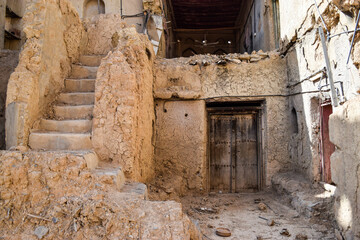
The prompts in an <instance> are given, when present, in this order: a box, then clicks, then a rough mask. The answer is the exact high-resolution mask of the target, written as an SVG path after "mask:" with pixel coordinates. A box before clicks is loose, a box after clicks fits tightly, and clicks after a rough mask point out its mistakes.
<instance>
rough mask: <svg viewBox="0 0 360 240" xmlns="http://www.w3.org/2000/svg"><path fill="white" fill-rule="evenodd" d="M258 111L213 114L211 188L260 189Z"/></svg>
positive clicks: (230, 189) (226, 190) (217, 189)
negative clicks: (256, 112)
mask: <svg viewBox="0 0 360 240" xmlns="http://www.w3.org/2000/svg"><path fill="white" fill-rule="evenodd" d="M257 131H258V129H257V114H255V113H246V114H245V113H244V114H236V115H221V114H219V115H217V114H213V115H210V190H211V191H220V190H221V191H224V192H241V191H245V190H249V189H258V187H259V176H258V169H259V164H258V149H257V141H258V139H257V134H258V132H257Z"/></svg>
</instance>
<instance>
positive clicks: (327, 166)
mask: <svg viewBox="0 0 360 240" xmlns="http://www.w3.org/2000/svg"><path fill="white" fill-rule="evenodd" d="M331 114H332V105H331V103H323V104H322V105H321V106H320V141H321V176H322V180H323V181H324V182H326V183H331V182H332V180H331V161H330V157H331V154H333V152H334V151H335V145H334V144H333V143H332V142H331V141H330V135H329V118H330V115H331Z"/></svg>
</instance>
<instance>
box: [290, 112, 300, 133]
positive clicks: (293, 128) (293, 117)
mask: <svg viewBox="0 0 360 240" xmlns="http://www.w3.org/2000/svg"><path fill="white" fill-rule="evenodd" d="M291 133H292V134H297V133H299V124H298V119H297V112H296V109H295V108H293V109H292V110H291Z"/></svg>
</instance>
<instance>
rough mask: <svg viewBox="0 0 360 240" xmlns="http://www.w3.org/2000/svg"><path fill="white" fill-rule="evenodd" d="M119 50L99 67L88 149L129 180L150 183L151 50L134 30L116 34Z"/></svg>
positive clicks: (152, 56)
mask: <svg viewBox="0 0 360 240" xmlns="http://www.w3.org/2000/svg"><path fill="white" fill-rule="evenodd" d="M117 34H118V37H119V39H118V40H119V42H118V46H117V48H116V49H114V50H113V51H112V52H111V53H110V54H109V55H108V56H107V57H106V58H104V59H103V60H102V63H101V65H100V67H99V70H98V74H97V79H96V88H95V108H94V119H93V137H92V141H93V146H94V148H95V151H96V152H97V153H98V155H99V156H100V158H101V159H102V160H104V161H110V162H112V163H113V164H117V165H119V166H121V167H122V169H123V171H124V173H125V175H126V176H127V177H128V178H130V179H133V180H137V181H148V180H149V179H151V178H152V177H153V171H154V163H153V151H154V150H153V144H154V143H153V142H152V138H153V124H154V101H153V61H154V56H155V54H154V52H153V50H152V45H151V43H150V42H149V40H148V39H147V37H146V36H145V35H140V34H138V33H137V32H136V30H135V28H124V29H122V30H121V31H119V32H117Z"/></svg>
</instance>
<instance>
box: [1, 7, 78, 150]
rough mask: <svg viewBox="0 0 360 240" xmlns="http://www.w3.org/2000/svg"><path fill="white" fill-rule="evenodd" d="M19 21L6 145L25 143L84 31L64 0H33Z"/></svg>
mask: <svg viewBox="0 0 360 240" xmlns="http://www.w3.org/2000/svg"><path fill="white" fill-rule="evenodd" d="M23 20H24V23H25V26H24V32H25V34H26V39H27V40H26V43H25V45H24V46H23V50H22V51H21V53H20V59H19V65H18V66H17V68H16V69H15V72H14V73H13V74H12V75H11V77H10V80H9V84H8V90H7V99H6V119H7V121H6V142H7V148H10V147H13V146H18V145H24V146H26V145H27V143H28V136H29V132H30V129H31V128H32V127H33V124H34V122H35V121H36V120H37V119H38V118H40V117H41V116H43V115H46V114H47V111H48V106H49V104H50V103H51V102H52V101H53V100H54V99H55V97H56V95H57V94H58V93H59V92H60V91H61V89H62V88H63V86H64V78H65V77H66V76H68V74H69V73H70V71H71V63H73V62H75V61H77V59H78V57H79V54H80V42H81V39H82V37H83V34H84V29H83V26H82V23H81V21H80V18H79V16H78V14H77V12H76V10H75V9H74V8H73V7H72V5H71V3H70V2H69V1H68V0H63V1H56V0H50V1H48V0H47V1H45V0H34V1H32V2H30V3H29V4H28V6H27V9H26V13H25V15H24V18H23Z"/></svg>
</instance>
